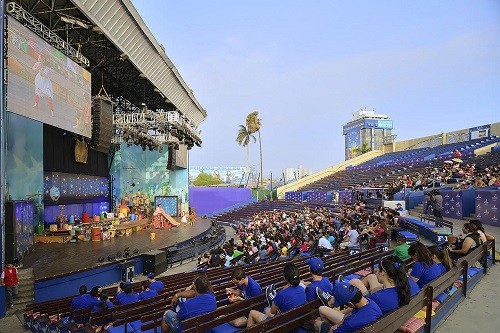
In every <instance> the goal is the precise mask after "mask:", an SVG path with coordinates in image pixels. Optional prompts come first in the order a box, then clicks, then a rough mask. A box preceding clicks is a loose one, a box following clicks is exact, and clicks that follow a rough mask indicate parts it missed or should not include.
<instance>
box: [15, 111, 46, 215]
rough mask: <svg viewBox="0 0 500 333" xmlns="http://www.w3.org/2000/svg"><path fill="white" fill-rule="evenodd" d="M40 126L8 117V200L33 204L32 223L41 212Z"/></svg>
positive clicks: (29, 121)
mask: <svg viewBox="0 0 500 333" xmlns="http://www.w3.org/2000/svg"><path fill="white" fill-rule="evenodd" d="M42 129H43V124H42V123H40V122H37V121H34V120H31V119H28V118H24V117H21V116H19V115H16V114H14V113H8V114H7V156H6V157H7V158H6V179H7V193H6V197H7V200H26V198H27V197H28V196H29V197H30V198H31V200H33V201H34V202H35V211H34V223H35V224H37V222H40V221H41V215H42V211H43V204H42V196H43V192H42V189H43V134H42Z"/></svg>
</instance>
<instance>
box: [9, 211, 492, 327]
mask: <svg viewBox="0 0 500 333" xmlns="http://www.w3.org/2000/svg"><path fill="white" fill-rule="evenodd" d="M453 222H454V224H455V226H456V227H455V228H454V234H459V233H460V232H461V229H462V225H463V223H464V222H465V221H461V220H453ZM485 229H486V232H487V233H489V234H491V235H493V236H494V237H495V239H497V242H496V245H497V249H500V247H498V246H500V244H499V240H500V227H491V226H485ZM226 235H227V239H228V240H229V238H231V237H234V231H232V230H231V229H229V228H226ZM195 267H196V261H192V262H189V263H185V264H183V265H182V266H176V267H173V268H171V269H169V270H168V271H167V272H166V273H164V274H162V275H170V274H175V273H178V272H185V271H190V270H193V269H194V268H195ZM499 267H500V263H497V264H496V265H495V266H493V267H492V269H490V270H489V271H488V274H487V275H486V276H485V277H484V278H483V279H482V280H481V282H480V283H479V284H478V285H476V287H475V288H474V290H472V291H471V292H470V293H468V295H467V298H466V299H465V300H463V301H462V302H461V303H460V304H459V305H458V307H457V308H456V309H455V311H454V312H453V313H452V314H451V316H449V317H448V319H447V320H445V321H443V322H442V323H441V324H440V326H439V327H438V328H437V329H436V330H435V332H436V333H475V332H481V333H489V332H500V310H499V305H498V304H497V300H498V298H499V297H498V296H499V295H500V268H499ZM142 279H144V277H143V276H138V277H137V278H136V280H137V281H139V280H142ZM21 323H22V313H21V312H19V311H17V312H15V313H8V315H7V317H5V318H2V319H0V333H26V332H28V331H27V330H25V329H24V327H23V326H22V324H21Z"/></svg>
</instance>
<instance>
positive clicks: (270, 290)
mask: <svg viewBox="0 0 500 333" xmlns="http://www.w3.org/2000/svg"><path fill="white" fill-rule="evenodd" d="M275 297H276V286H275V285H274V284H272V285H270V286H269V287H267V288H266V299H267V303H268V304H269V306H271V304H273V300H274V298H275Z"/></svg>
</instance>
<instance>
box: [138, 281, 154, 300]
mask: <svg viewBox="0 0 500 333" xmlns="http://www.w3.org/2000/svg"><path fill="white" fill-rule="evenodd" d="M156 295H158V291H157V290H156V289H151V282H150V281H149V280H146V281H144V282H143V283H142V292H141V293H140V294H139V300H140V301H142V300H144V299H148V298H152V297H155V296H156Z"/></svg>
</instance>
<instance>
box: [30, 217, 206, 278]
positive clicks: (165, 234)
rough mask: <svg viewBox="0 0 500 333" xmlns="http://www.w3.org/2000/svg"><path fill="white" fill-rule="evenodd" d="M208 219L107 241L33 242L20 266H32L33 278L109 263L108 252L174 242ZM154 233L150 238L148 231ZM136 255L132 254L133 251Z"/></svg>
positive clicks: (201, 229) (200, 229)
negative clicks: (100, 258)
mask: <svg viewBox="0 0 500 333" xmlns="http://www.w3.org/2000/svg"><path fill="white" fill-rule="evenodd" d="M210 226H211V221H210V220H203V219H197V220H196V222H195V223H194V225H193V226H191V225H189V224H188V225H187V226H183V225H180V226H179V227H174V228H171V229H146V230H139V231H137V232H134V233H133V234H132V235H130V236H123V237H114V238H111V239H110V240H107V241H97V242H93V241H87V242H78V243H63V244H57V243H50V244H34V246H33V249H32V251H31V252H30V253H29V254H28V255H26V256H25V257H24V259H23V261H22V264H23V267H32V268H33V273H34V275H35V280H40V279H45V278H51V277H55V276H58V275H63V274H68V273H72V272H76V271H79V270H82V269H87V268H94V267H98V266H101V265H105V264H107V263H109V262H108V261H107V257H108V255H110V254H116V253H117V252H119V251H120V252H122V253H123V250H124V249H125V248H127V247H129V248H130V253H131V254H132V251H133V250H134V249H138V250H139V254H138V255H141V254H142V253H145V252H148V251H151V250H156V249H161V248H165V247H170V246H174V245H175V244H176V243H180V242H183V241H186V240H188V239H190V238H193V237H195V236H197V235H199V234H201V233H202V232H204V231H206V230H208V229H210ZM153 231H154V232H155V233H156V238H155V239H154V240H151V237H150V233H151V232H153ZM100 256H103V257H104V258H105V260H106V261H104V262H103V263H99V262H98V261H97V258H99V257H100ZM133 256H136V255H133Z"/></svg>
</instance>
